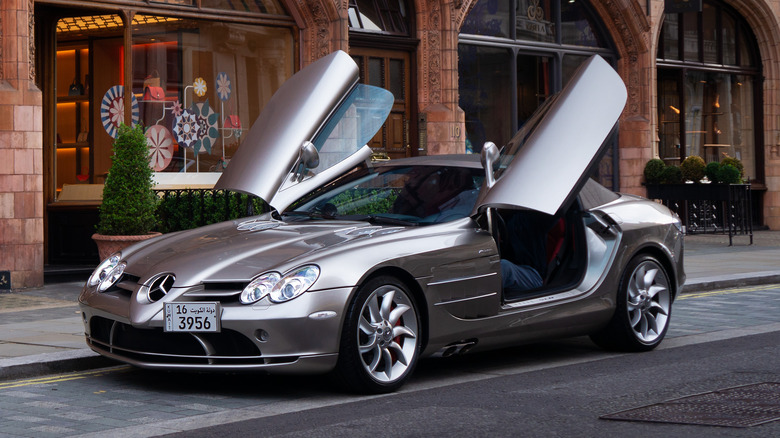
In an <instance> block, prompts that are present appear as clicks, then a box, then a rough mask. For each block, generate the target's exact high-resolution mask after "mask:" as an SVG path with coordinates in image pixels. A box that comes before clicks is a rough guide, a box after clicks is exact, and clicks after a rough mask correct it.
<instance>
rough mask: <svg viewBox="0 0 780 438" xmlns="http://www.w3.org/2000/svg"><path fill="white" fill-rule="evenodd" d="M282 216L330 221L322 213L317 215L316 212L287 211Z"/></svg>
mask: <svg viewBox="0 0 780 438" xmlns="http://www.w3.org/2000/svg"><path fill="white" fill-rule="evenodd" d="M282 216H302V217H307V218H309V219H329V218H326V217H325V216H323V215H322V213H317V212H316V211H300V210H293V211H285V212H284V213H282Z"/></svg>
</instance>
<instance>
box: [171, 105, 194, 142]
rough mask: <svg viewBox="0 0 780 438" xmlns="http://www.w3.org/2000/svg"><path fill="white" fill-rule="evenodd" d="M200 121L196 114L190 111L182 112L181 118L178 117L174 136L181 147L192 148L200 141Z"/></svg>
mask: <svg viewBox="0 0 780 438" xmlns="http://www.w3.org/2000/svg"><path fill="white" fill-rule="evenodd" d="M198 129H199V126H198V121H197V119H196V118H195V114H193V113H191V112H190V111H189V110H184V111H182V113H181V115H180V116H177V117H176V123H175V124H174V128H173V134H174V135H175V136H176V141H177V142H179V144H180V145H182V146H184V147H187V148H191V147H193V145H194V144H195V142H197V141H198Z"/></svg>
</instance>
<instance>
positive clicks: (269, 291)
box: [241, 265, 320, 304]
mask: <svg viewBox="0 0 780 438" xmlns="http://www.w3.org/2000/svg"><path fill="white" fill-rule="evenodd" d="M319 276H320V268H318V267H316V266H314V265H309V266H303V267H300V268H297V269H295V270H293V271H290V272H288V273H287V275H285V276H284V277H282V276H281V275H280V274H279V273H277V272H268V273H265V274H262V275H260V276H258V277H255V279H254V280H252V281H251V282H250V283H249V284H248V285H247V286H246V287H245V288H244V290H243V291H241V302H242V303H244V304H252V303H255V302H257V301H260V300H261V299H262V298H263V297H265V296H266V295H267V296H268V298H269V299H270V300H271V302H274V303H283V302H285V301H289V300H291V299H293V298H295V297H297V296H299V295H300V294H302V293H304V292H306V291H307V290H308V289H309V288H310V287H311V285H313V284H314V282H315V281H317V278H318V277H319Z"/></svg>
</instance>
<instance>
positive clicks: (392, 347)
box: [388, 342, 409, 365]
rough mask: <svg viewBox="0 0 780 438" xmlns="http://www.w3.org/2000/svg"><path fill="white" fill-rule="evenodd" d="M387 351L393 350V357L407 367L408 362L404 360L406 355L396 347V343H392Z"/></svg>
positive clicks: (398, 346)
mask: <svg viewBox="0 0 780 438" xmlns="http://www.w3.org/2000/svg"><path fill="white" fill-rule="evenodd" d="M388 349H390V350H393V352H394V353H395V357H396V358H398V362H401V363H402V364H404V365H409V361H407V360H406V355H405V354H404V350H403V349H402V348H401V346H400V345H398V343H397V342H392V343H391V344H390V345H389V346H388Z"/></svg>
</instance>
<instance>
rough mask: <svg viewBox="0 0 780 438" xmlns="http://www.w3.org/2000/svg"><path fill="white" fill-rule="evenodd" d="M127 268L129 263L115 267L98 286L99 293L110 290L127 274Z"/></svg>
mask: <svg viewBox="0 0 780 438" xmlns="http://www.w3.org/2000/svg"><path fill="white" fill-rule="evenodd" d="M125 266H127V263H125V262H122V263H120V264H118V265H116V266H115V267H114V269H112V270H111V271H109V273H108V275H107V276H106V278H104V279H103V281H101V282H100V284H99V285H98V291H99V292H105V291H106V290H107V289H108V288H110V287H111V286H113V285H114V283H116V282H117V280H119V279H120V278H121V277H122V274H123V273H124V272H125Z"/></svg>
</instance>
